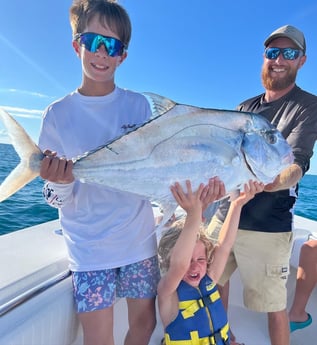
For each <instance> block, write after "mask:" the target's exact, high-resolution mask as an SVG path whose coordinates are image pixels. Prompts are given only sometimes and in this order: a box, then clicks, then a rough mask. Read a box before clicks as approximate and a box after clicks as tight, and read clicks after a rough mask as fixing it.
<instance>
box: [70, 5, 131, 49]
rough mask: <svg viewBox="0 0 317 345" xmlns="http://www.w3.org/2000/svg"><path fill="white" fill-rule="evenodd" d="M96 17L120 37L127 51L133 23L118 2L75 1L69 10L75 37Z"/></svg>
mask: <svg viewBox="0 0 317 345" xmlns="http://www.w3.org/2000/svg"><path fill="white" fill-rule="evenodd" d="M95 16H99V20H100V23H101V24H102V25H104V26H105V27H108V28H109V29H111V31H113V32H115V33H116V34H117V35H118V37H119V39H120V41H121V42H122V43H123V44H124V46H125V49H127V48H128V46H129V43H130V39H131V32H132V26H131V21H130V18H129V15H128V13H127V12H126V10H125V9H124V8H123V7H122V6H120V5H119V4H118V3H117V1H116V0H74V1H73V4H72V6H71V7H70V10H69V18H70V25H71V28H72V32H73V37H74V36H75V35H76V34H79V33H83V32H84V30H86V28H87V26H88V24H89V22H90V21H91V20H92V19H93V18H94V17H95Z"/></svg>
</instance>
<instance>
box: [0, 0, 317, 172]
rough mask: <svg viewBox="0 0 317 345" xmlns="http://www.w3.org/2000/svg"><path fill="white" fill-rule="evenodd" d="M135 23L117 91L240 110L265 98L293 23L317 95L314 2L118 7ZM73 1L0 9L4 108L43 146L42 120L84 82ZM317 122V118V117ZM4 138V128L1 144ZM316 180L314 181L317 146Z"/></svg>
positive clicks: (159, 1) (157, 0) (150, 0)
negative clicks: (273, 62) (280, 30)
mask: <svg viewBox="0 0 317 345" xmlns="http://www.w3.org/2000/svg"><path fill="white" fill-rule="evenodd" d="M119 2H120V3H121V4H122V5H123V6H124V7H125V8H126V9H127V11H128V13H129V15H130V17H131V21H132V25H133V33H132V40H131V44H130V47H129V51H128V54H129V55H128V58H127V59H126V61H125V62H124V64H122V65H121V66H120V67H119V69H118V72H117V76H116V83H117V85H119V86H121V87H125V88H128V89H132V90H136V91H140V92H142V91H150V92H155V93H158V94H161V95H164V96H166V97H168V98H171V99H173V100H175V101H178V102H181V103H187V104H192V105H196V106H202V107H209V108H221V109H234V108H235V106H236V105H237V104H238V103H239V102H241V101H242V100H244V99H246V98H249V97H251V96H254V95H256V94H259V93H261V92H262V91H263V88H262V85H261V80H260V71H261V65H262V54H263V41H264V40H265V38H266V37H267V36H268V34H269V33H270V32H271V31H273V30H275V29H276V28H277V27H279V26H282V25H285V24H292V25H295V26H297V27H298V28H300V29H301V30H302V31H303V32H304V33H305V36H306V41H307V56H308V58H307V62H306V65H305V66H304V67H303V69H302V70H300V72H299V75H298V78H297V83H298V85H299V86H300V87H302V88H303V89H306V90H307V91H309V92H312V93H314V94H317V83H316V77H315V76H316V73H317V25H316V18H317V2H316V1H315V0H306V1H293V0H287V1H286V0H282V1H271V0H267V1H250V0H240V1H212V0H195V1H186V0H170V1H168V0H121V1H119ZM70 5H71V0H55V1H53V2H49V1H45V0H44V1H38V0H29V1H27V2H21V1H20V0H10V1H3V2H2V3H1V11H0V56H1V58H0V107H3V108H4V109H6V110H7V111H9V112H10V113H11V114H12V115H14V116H15V118H16V119H17V120H18V121H19V122H20V123H21V124H22V125H23V127H24V128H25V129H26V131H27V132H28V133H29V134H30V135H31V137H32V138H33V139H34V140H35V141H37V137H38V133H39V128H40V120H41V114H42V112H43V110H44V108H45V107H46V106H47V105H48V104H49V103H51V102H52V101H54V100H55V99H57V98H60V97H62V96H63V95H65V94H66V93H68V92H71V91H73V90H74V89H75V88H76V87H77V86H78V85H79V84H80V82H81V69H80V62H79V60H78V58H77V57H76V55H75V53H74V52H73V50H72V46H71V39H72V37H71V30H70V25H69V20H68V10H69V7H70ZM316 120H317V114H316ZM5 140H6V133H5V131H4V129H3V127H2V125H1V124H0V141H1V142H4V141H5ZM315 151H316V153H315V155H314V158H313V160H312V163H311V169H310V171H309V173H310V174H317V145H315Z"/></svg>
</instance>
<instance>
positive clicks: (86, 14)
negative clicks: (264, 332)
mask: <svg viewBox="0 0 317 345" xmlns="http://www.w3.org/2000/svg"><path fill="white" fill-rule="evenodd" d="M70 22H71V27H72V32H73V41H72V45H73V48H74V51H75V53H76V55H77V56H78V58H79V59H80V61H81V65H82V83H81V85H80V86H79V87H78V89H77V90H75V91H74V92H72V93H70V94H69V95H67V96H65V97H64V98H63V99H60V100H58V101H56V102H54V103H53V104H51V105H50V106H49V107H48V108H47V109H46V111H45V114H44V119H43V123H42V128H41V133H40V138H39V146H40V147H41V149H42V150H43V151H44V150H46V151H45V154H46V157H45V158H44V159H43V161H42V165H41V177H42V178H44V179H45V180H47V182H46V184H45V186H44V196H45V198H46V200H47V202H48V203H49V204H50V205H52V206H53V207H57V208H58V209H59V215H60V221H61V225H62V229H63V234H64V238H65V241H66V244H67V248H68V253H69V259H70V270H71V271H72V279H73V295H74V299H75V304H76V309H77V313H78V316H79V319H80V321H81V323H82V326H83V332H84V344H85V345H99V344H100V345H104V344H108V345H110V344H114V343H115V339H113V305H114V302H115V299H116V297H123V298H126V300H127V305H128V314H129V330H128V333H127V335H126V338H125V345H147V344H148V343H149V340H150V337H151V334H152V332H153V329H154V327H155V324H156V318H155V297H156V290H157V284H158V281H159V278H160V274H159V267H158V260H157V243H156V235H155V231H154V229H155V228H154V217H153V212H152V207H151V204H150V202H149V201H148V200H146V199H145V198H142V197H140V196H137V195H132V194H128V193H125V192H121V191H117V190H112V189H110V188H107V187H101V186H98V185H95V184H89V183H81V182H80V181H79V180H75V179H74V176H73V173H72V168H73V163H72V161H71V158H72V157H76V156H78V155H81V154H83V153H84V152H87V151H89V150H92V149H95V148H96V147H99V146H100V145H103V144H105V143H106V142H109V141H111V140H113V139H114V138H116V137H119V136H121V135H123V134H125V133H126V132H127V131H129V130H131V128H132V129H133V128H134V126H135V124H142V123H144V122H145V121H147V120H148V119H149V117H150V116H151V110H150V106H149V103H148V101H147V100H146V98H145V97H144V96H143V95H141V94H138V93H135V92H132V91H128V90H124V89H121V88H119V87H117V86H116V85H115V82H114V77H115V72H116V69H117V68H118V67H119V66H120V65H121V64H122V63H123V61H124V60H125V59H126V57H127V49H128V46H129V41H130V37H131V23H130V19H129V16H128V14H127V13H126V11H125V10H124V9H123V8H122V7H121V6H120V5H118V4H117V3H116V2H115V1H106V0H74V2H73V4H72V6H71V8H70ZM47 149H49V150H47ZM60 157H61V158H60ZM144 238H147V241H143V239H144Z"/></svg>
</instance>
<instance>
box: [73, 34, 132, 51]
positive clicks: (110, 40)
mask: <svg viewBox="0 0 317 345" xmlns="http://www.w3.org/2000/svg"><path fill="white" fill-rule="evenodd" d="M74 40H75V41H78V42H79V44H80V45H81V46H84V47H85V48H86V49H87V50H88V51H90V52H91V53H95V52H96V51H97V50H98V49H99V47H100V46H101V45H102V44H103V45H104V46H105V48H106V51H107V53H108V55H109V56H111V57H115V56H121V55H122V54H123V52H124V50H125V47H124V44H123V43H122V42H121V41H120V40H118V39H117V38H114V37H108V36H103V35H99V34H96V33H94V32H84V33H82V34H77V35H75V36H74Z"/></svg>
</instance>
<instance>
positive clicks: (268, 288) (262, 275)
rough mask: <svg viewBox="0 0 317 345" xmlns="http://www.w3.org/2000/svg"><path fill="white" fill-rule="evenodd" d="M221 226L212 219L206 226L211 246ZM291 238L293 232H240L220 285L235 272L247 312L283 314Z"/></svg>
mask: <svg viewBox="0 0 317 345" xmlns="http://www.w3.org/2000/svg"><path fill="white" fill-rule="evenodd" d="M221 226H222V222H220V221H219V220H218V219H217V218H216V217H213V218H212V220H211V222H210V224H209V226H208V233H209V235H210V237H211V239H212V241H213V242H214V241H216V240H217V238H218V235H219V231H220V229H221ZM292 238H293V233H292V232H279V233H268V232H259V231H249V230H239V231H238V234H237V238H236V241H235V243H234V245H233V248H232V251H231V253H230V255H229V258H228V261H227V264H226V267H225V270H224V272H223V275H222V277H221V279H220V280H219V284H220V285H224V284H225V283H226V282H227V281H228V280H229V278H230V276H231V275H232V273H233V272H234V271H235V270H236V268H238V269H239V273H240V277H241V280H242V284H243V287H244V290H243V299H244V305H245V306H246V307H247V308H248V309H251V310H254V311H258V312H276V311H281V310H284V309H285V308H286V303H287V290H286V281H287V278H288V275H289V259H290V254H291V248H292Z"/></svg>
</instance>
